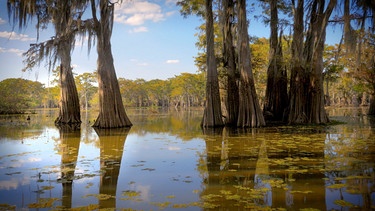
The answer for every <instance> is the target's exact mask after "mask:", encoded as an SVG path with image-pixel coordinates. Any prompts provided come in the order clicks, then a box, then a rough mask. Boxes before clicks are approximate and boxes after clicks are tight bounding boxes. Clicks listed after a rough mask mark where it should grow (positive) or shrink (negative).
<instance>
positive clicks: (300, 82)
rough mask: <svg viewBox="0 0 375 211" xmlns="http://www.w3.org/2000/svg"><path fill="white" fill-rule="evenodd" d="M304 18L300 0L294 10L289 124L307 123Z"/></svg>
mask: <svg viewBox="0 0 375 211" xmlns="http://www.w3.org/2000/svg"><path fill="white" fill-rule="evenodd" d="M303 16H304V0H299V1H298V3H297V7H296V8H294V25H293V26H294V32H293V41H292V58H293V60H292V69H291V77H290V89H289V97H290V99H289V110H288V112H289V115H288V123H289V124H295V123H297V124H299V123H307V115H306V113H305V112H306V108H305V102H306V100H307V95H306V93H307V88H306V86H305V84H306V83H307V78H306V73H305V68H304V67H303V59H302V55H303V32H304V31H303V26H304V25H303Z"/></svg>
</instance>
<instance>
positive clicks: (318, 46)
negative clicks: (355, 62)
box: [307, 0, 337, 124]
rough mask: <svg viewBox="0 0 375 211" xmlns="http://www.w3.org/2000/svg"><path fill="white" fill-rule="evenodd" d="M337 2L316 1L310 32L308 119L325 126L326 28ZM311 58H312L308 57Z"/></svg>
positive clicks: (334, 0) (332, 0)
mask: <svg viewBox="0 0 375 211" xmlns="http://www.w3.org/2000/svg"><path fill="white" fill-rule="evenodd" d="M336 1H337V0H331V1H330V2H329V3H328V5H325V1H324V0H315V1H314V4H313V7H314V5H315V3H316V6H315V8H312V10H311V13H312V14H311V16H312V17H315V20H314V19H311V23H310V29H311V30H310V32H311V34H312V36H311V37H312V40H313V41H314V42H312V44H311V45H310V46H307V48H310V49H311V50H310V52H311V55H312V56H311V61H307V67H309V80H310V83H309V91H308V94H309V95H308V98H309V99H308V101H307V102H308V104H307V106H308V114H309V116H308V118H309V123H315V124H324V123H328V122H329V119H328V115H327V113H326V111H325V108H324V88H323V52H324V44H325V39H326V28H327V24H328V19H329V17H330V16H331V14H332V11H333V9H334V7H335V6H336ZM308 58H310V56H309V57H308Z"/></svg>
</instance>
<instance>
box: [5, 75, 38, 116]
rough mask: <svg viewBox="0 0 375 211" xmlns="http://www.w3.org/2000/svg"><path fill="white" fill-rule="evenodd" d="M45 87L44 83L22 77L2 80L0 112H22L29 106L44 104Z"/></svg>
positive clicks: (34, 106)
mask: <svg viewBox="0 0 375 211" xmlns="http://www.w3.org/2000/svg"><path fill="white" fill-rule="evenodd" d="M44 95H45V89H44V87H43V84H41V83H40V82H36V81H30V80H26V79H21V78H9V79H5V80H3V81H1V82H0V96H1V101H0V113H3V114H4V113H21V112H23V110H24V109H27V108H36V107H40V106H41V105H42V100H43V96H44Z"/></svg>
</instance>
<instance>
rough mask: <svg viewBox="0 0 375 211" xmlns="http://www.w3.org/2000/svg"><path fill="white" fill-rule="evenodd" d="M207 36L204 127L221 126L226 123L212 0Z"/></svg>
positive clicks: (207, 7) (209, 8)
mask: <svg viewBox="0 0 375 211" xmlns="http://www.w3.org/2000/svg"><path fill="white" fill-rule="evenodd" d="M206 15H207V17H206V38H207V81H206V106H205V109H204V113H203V119H202V124H201V125H202V126H203V127H221V126H223V125H224V123H223V119H222V112H221V102H220V93H219V81H218V73H217V67H216V58H215V52H214V32H213V30H214V26H213V15H212V0H206Z"/></svg>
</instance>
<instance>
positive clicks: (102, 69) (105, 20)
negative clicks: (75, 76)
mask: <svg viewBox="0 0 375 211" xmlns="http://www.w3.org/2000/svg"><path fill="white" fill-rule="evenodd" d="M113 12H114V5H113V4H111V3H109V2H107V0H101V1H100V21H99V22H98V21H96V23H97V24H96V25H97V26H96V32H97V37H98V42H97V51H98V60H97V62H98V84H99V115H98V118H97V119H96V121H95V123H94V125H93V127H98V128H121V127H130V126H132V123H131V122H130V120H129V118H128V116H127V115H126V113H125V108H124V105H123V103H122V98H121V93H120V87H119V84H118V81H117V77H116V71H115V67H114V64H113V56H112V49H111V41H110V40H111V35H112V26H113V15H114V14H113Z"/></svg>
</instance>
